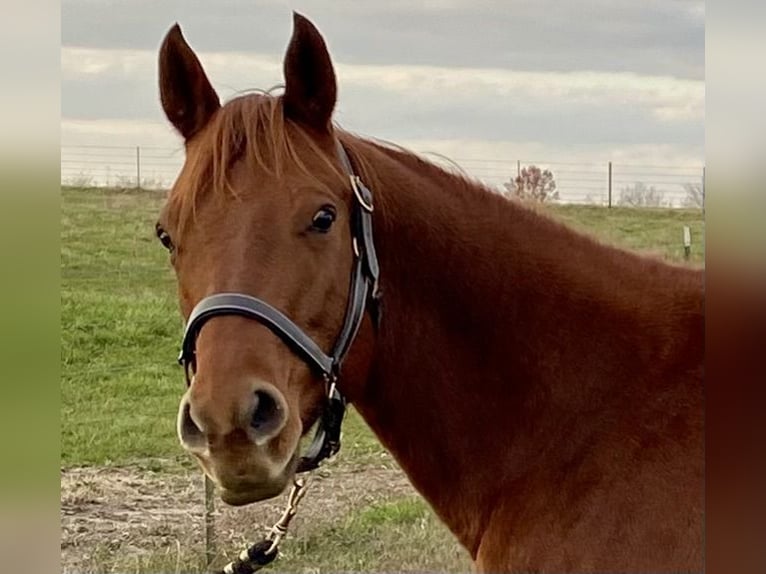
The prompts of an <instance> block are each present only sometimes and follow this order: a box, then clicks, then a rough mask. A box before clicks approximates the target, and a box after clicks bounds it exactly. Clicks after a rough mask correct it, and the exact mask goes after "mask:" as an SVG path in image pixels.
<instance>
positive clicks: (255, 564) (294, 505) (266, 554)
mask: <svg viewBox="0 0 766 574" xmlns="http://www.w3.org/2000/svg"><path fill="white" fill-rule="evenodd" d="M307 488H308V481H307V480H306V479H304V478H297V477H296V478H295V481H294V482H293V487H292V488H291V489H290V494H289V495H288V497H287V506H286V507H285V510H284V512H282V516H281V517H280V518H279V520H277V522H276V523H275V524H274V526H272V527H271V529H270V530H269V533H268V534H267V535H266V538H264V539H263V540H262V541H260V542H257V543H256V544H253V545H252V546H251V547H250V548H247V549H245V550H243V551H242V552H241V553H240V555H239V557H238V558H237V559H236V560H233V561H232V562H229V563H228V564H227V565H226V566H224V568H223V570H221V571H220V572H221V573H222V574H252V573H253V572H257V571H258V570H260V569H261V568H263V567H264V566H266V565H268V564H269V563H271V561H272V560H274V558H275V557H276V554H277V549H278V547H279V543H280V542H281V541H282V538H284V536H285V534H286V533H287V528H288V527H289V526H290V522H291V521H292V519H293V517H294V516H295V513H296V512H297V511H298V503H299V502H300V501H301V499H302V498H303V496H304V495H305V494H306V489H307Z"/></svg>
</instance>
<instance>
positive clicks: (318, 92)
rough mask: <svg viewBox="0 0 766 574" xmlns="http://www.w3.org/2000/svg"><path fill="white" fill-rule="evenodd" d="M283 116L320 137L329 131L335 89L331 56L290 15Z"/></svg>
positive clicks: (309, 27) (308, 26)
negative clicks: (291, 27) (290, 35)
mask: <svg viewBox="0 0 766 574" xmlns="http://www.w3.org/2000/svg"><path fill="white" fill-rule="evenodd" d="M284 66H285V94H284V98H283V101H284V106H285V116H286V117H289V118H291V119H294V120H296V121H298V122H300V123H303V124H305V125H308V126H310V127H311V128H313V129H315V130H317V131H319V132H320V133H329V132H331V131H332V111H333V108H335V98H336V96H337V87H336V84H335V71H334V70H333V67H332V61H331V60H330V54H329V53H328V52H327V46H326V45H325V42H324V40H323V39H322V36H321V34H319V31H318V30H317V29H316V28H315V27H314V25H313V24H312V23H311V22H310V21H309V20H308V19H306V18H305V17H303V16H301V15H300V14H298V13H297V12H293V36H292V38H291V39H290V44H289V46H288V47H287V53H286V54H285V64H284Z"/></svg>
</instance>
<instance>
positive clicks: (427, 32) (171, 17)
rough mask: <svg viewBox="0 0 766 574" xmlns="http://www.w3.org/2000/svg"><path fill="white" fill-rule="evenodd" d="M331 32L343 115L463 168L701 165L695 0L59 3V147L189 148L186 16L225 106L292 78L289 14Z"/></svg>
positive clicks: (700, 50)
mask: <svg viewBox="0 0 766 574" xmlns="http://www.w3.org/2000/svg"><path fill="white" fill-rule="evenodd" d="M292 10H298V11H300V12H301V13H303V14H304V15H306V16H307V17H309V18H310V19H311V20H312V21H313V22H314V23H315V24H316V25H317V27H318V28H319V29H320V31H321V32H322V34H323V35H324V37H325V39H326V41H327V44H328V46H329V48H330V51H331V54H332V56H333V59H334V62H335V65H336V72H337V76H338V82H339V102H338V107H337V115H336V119H337V121H338V122H340V124H341V125H342V126H343V127H345V128H347V129H350V130H352V131H355V132H357V133H360V134H363V135H372V136H376V137H380V138H384V139H388V140H392V141H395V142H397V143H401V144H404V145H406V146H408V147H410V148H412V149H414V150H416V151H421V152H437V153H441V154H445V155H447V156H449V157H451V158H453V159H455V160H457V161H458V162H459V163H461V164H463V165H464V166H468V167H469V168H470V167H471V166H481V167H482V168H483V169H485V171H487V173H489V170H490V167H489V166H490V165H491V162H490V160H491V161H498V162H501V161H513V162H514V163H515V161H516V159H522V160H546V161H551V162H554V161H560V162H574V163H576V162H588V161H593V162H606V161H608V160H614V161H617V162H626V163H639V164H649V165H653V164H659V165H671V166H676V165H677V166H681V167H683V166H700V165H702V163H703V161H704V143H705V127H704V124H705V50H704V46H705V34H704V26H705V5H704V2H700V1H696V0H579V1H575V0H572V1H566V2H565V1H563V0H559V1H552V0H508V1H500V0H491V1H484V2H482V1H481V0H426V1H424V2H416V1H413V0H406V1H405V0H391V1H388V2H380V1H360V0H303V1H292V2H288V1H279V0H261V1H254V0H247V1H245V0H242V1H220V0H219V1H215V2H213V1H206V2H202V1H198V0H184V1H177V2H169V1H162V0H131V1H113V0H64V1H63V2H62V146H68V145H70V146H71V145H80V144H90V145H94V144H96V145H97V144H110V145H129V146H135V145H142V146H159V147H167V148H169V149H170V148H172V149H176V150H177V149H179V141H178V139H177V137H176V136H175V135H174V133H173V132H172V130H171V129H170V128H169V127H168V126H167V124H166V122H165V120H164V117H163V115H162V111H161V109H160V105H159V99H158V91H157V65H156V61H157V50H158V47H159V44H160V42H161V40H162V37H163V35H164V34H165V32H166V31H167V29H168V28H169V27H170V26H171V25H172V24H173V22H175V21H178V22H179V23H180V24H181V26H182V28H183V31H184V34H185V36H186V38H187V40H188V41H189V43H190V44H191V45H192V47H193V48H194V49H195V50H196V51H197V53H198V54H199V56H200V58H201V60H202V62H203V65H204V66H205V68H206V70H207V72H208V75H209V76H210V78H211V80H212V81H213V84H214V85H215V86H216V88H217V90H218V92H219V94H220V95H221V97H222V98H223V99H226V98H229V97H231V96H232V95H235V94H236V93H237V92H238V91H240V90H246V89H249V88H269V87H271V86H273V85H275V84H280V83H281V82H282V76H281V70H282V68H281V62H282V56H283V53H284V50H285V48H286V46H287V42H288V40H289V37H290V33H291V27H292V19H291V11H292Z"/></svg>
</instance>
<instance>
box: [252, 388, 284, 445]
mask: <svg viewBox="0 0 766 574" xmlns="http://www.w3.org/2000/svg"><path fill="white" fill-rule="evenodd" d="M254 404H255V406H254V408H253V414H252V415H251V416H250V428H251V429H252V430H253V431H254V433H255V436H256V438H257V439H259V440H258V442H261V441H265V440H268V439H269V438H271V437H272V436H274V435H276V433H277V432H278V431H279V430H281V428H282V426H283V423H284V421H285V413H284V411H283V409H282V407H281V406H280V404H279V402H278V401H277V400H276V399H275V398H274V396H273V395H272V394H271V393H269V392H266V391H263V390H259V391H255V400H254Z"/></svg>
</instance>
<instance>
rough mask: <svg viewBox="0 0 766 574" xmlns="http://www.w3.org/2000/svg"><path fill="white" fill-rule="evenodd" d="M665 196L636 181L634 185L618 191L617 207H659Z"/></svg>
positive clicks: (654, 188)
mask: <svg viewBox="0 0 766 574" xmlns="http://www.w3.org/2000/svg"><path fill="white" fill-rule="evenodd" d="M664 198H665V195H664V194H663V193H662V192H661V191H660V190H658V189H657V188H656V187H654V186H648V187H647V185H646V184H645V183H644V182H642V181H637V182H636V183H635V185H629V186H627V187H623V188H622V190H620V199H619V201H618V202H617V204H618V205H624V206H628V207H661V206H662V205H663V200H664Z"/></svg>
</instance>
